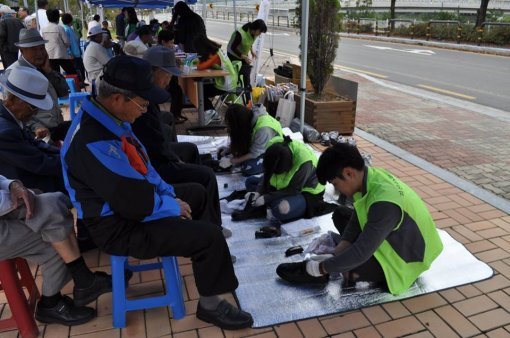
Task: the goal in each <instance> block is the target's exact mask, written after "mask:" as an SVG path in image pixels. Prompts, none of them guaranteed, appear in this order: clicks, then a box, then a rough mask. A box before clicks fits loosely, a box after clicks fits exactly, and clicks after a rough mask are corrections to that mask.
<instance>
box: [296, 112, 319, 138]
mask: <svg viewBox="0 0 510 338" xmlns="http://www.w3.org/2000/svg"><path fill="white" fill-rule="evenodd" d="M300 127H301V121H300V120H299V118H297V117H296V118H295V119H293V120H292V122H291V124H290V127H289V128H290V130H292V131H293V132H295V133H296V132H298V131H300V129H301V128H300ZM303 137H304V139H305V141H306V142H309V143H316V142H319V141H320V138H321V134H320V133H319V132H318V131H317V129H315V128H314V127H312V126H311V125H309V124H307V123H305V124H304V125H303Z"/></svg>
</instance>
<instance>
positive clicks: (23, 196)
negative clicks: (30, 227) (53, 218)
mask: <svg viewBox="0 0 510 338" xmlns="http://www.w3.org/2000/svg"><path fill="white" fill-rule="evenodd" d="M9 191H10V192H11V201H12V206H13V207H14V208H17V207H18V205H20V204H19V203H20V200H23V203H24V204H25V208H26V209H27V214H26V219H30V218H31V217H32V214H33V213H34V209H35V199H34V194H33V193H32V192H31V191H29V190H28V189H27V188H25V186H23V184H22V183H21V182H18V181H14V182H12V183H11V184H10V185H9Z"/></svg>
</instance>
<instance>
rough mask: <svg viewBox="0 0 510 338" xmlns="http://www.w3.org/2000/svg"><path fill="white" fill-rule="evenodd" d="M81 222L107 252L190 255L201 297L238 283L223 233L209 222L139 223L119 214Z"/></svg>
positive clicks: (166, 220)
mask: <svg viewBox="0 0 510 338" xmlns="http://www.w3.org/2000/svg"><path fill="white" fill-rule="evenodd" d="M84 221H85V224H86V225H87V227H88V229H89V232H90V235H91V237H92V239H93V241H94V242H95V243H96V244H97V246H98V247H99V248H100V249H101V250H102V251H104V252H106V253H108V254H111V255H119V256H131V257H135V258H139V259H150V258H154V257H160V256H183V257H191V262H192V267H193V273H194V275H195V283H196V285H197V289H198V293H199V294H200V295H201V296H213V295H219V294H222V293H227V292H232V291H234V290H235V289H236V288H237V286H238V281H237V278H236V276H235V274H234V268H233V267H232V260H231V258H230V251H229V249H228V246H227V243H226V242H225V238H223V233H222V232H221V230H220V229H219V228H218V227H217V226H214V225H213V224H211V223H208V222H202V221H191V220H183V219H180V218H176V217H172V218H163V219H159V220H154V221H150V222H143V223H142V222H139V221H134V220H126V219H123V218H121V217H120V216H109V217H98V218H94V219H86V220H84Z"/></svg>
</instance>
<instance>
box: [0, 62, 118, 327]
mask: <svg viewBox="0 0 510 338" xmlns="http://www.w3.org/2000/svg"><path fill="white" fill-rule="evenodd" d="M0 84H1V85H2V86H3V87H4V89H6V90H8V94H7V99H6V107H11V108H16V109H18V110H25V111H27V112H30V111H31V110H33V109H34V108H40V109H47V107H48V106H49V105H51V97H49V95H48V94H46V90H47V86H48V81H47V80H46V78H45V77H44V76H43V75H41V74H40V73H39V72H37V71H36V70H34V69H31V68H26V67H19V68H15V69H13V70H12V72H11V73H10V74H9V77H8V78H5V77H4V78H2V79H1V81H0ZM28 84H31V86H30V87H32V88H38V89H39V91H34V92H27V91H23V90H22V89H21V88H30V87H29V85H28ZM2 108H3V109H4V110H5V109H6V108H5V107H2ZM8 113H9V112H8ZM27 115H28V116H30V113H28V114H27ZM18 129H19V131H18V132H19V133H21V128H19V126H18ZM2 135H3V132H2ZM71 206H72V205H71V203H70V201H69V199H68V198H67V196H65V195H64V194H62V193H60V192H56V193H45V194H39V195H34V193H33V192H31V191H30V190H27V189H26V188H25V187H24V185H23V184H22V183H21V181H17V180H16V181H13V180H9V179H6V178H5V177H3V176H0V243H2V245H1V246H0V259H9V258H14V257H25V258H27V259H28V260H31V261H34V262H35V263H37V264H40V265H41V267H42V278H43V283H42V297H41V299H40V300H39V302H38V304H37V310H36V313H35V316H36V319H37V320H39V321H40V322H43V323H59V324H64V325H77V324H81V323H85V322H87V321H89V320H91V319H93V318H94V317H95V310H94V309H93V308H89V307H85V305H87V304H88V303H90V302H92V301H94V300H95V299H97V297H99V296H100V295H101V294H103V293H106V292H110V291H111V287H112V286H111V277H110V276H108V275H107V274H105V273H104V272H96V273H93V272H92V271H90V270H89V268H88V267H87V266H86V265H85V261H84V260H83V257H82V256H81V255H80V252H79V250H78V243H77V241H76V237H75V235H74V231H73V223H74V218H73V215H72V213H71V212H70V211H69V208H70V207H71ZM71 278H72V279H73V281H74V289H73V296H74V301H73V300H72V299H70V298H69V297H67V296H63V295H62V294H61V293H60V290H61V289H62V288H63V287H64V285H65V284H67V282H68V281H69V280H70V279H71Z"/></svg>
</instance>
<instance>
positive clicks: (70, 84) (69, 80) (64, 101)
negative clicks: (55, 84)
mask: <svg viewBox="0 0 510 338" xmlns="http://www.w3.org/2000/svg"><path fill="white" fill-rule="evenodd" d="M66 82H67V86H68V87H69V96H71V94H72V93H76V88H75V87H74V79H72V78H66ZM69 96H66V97H59V98H58V100H57V101H58V102H57V103H58V104H59V105H63V104H69Z"/></svg>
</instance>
